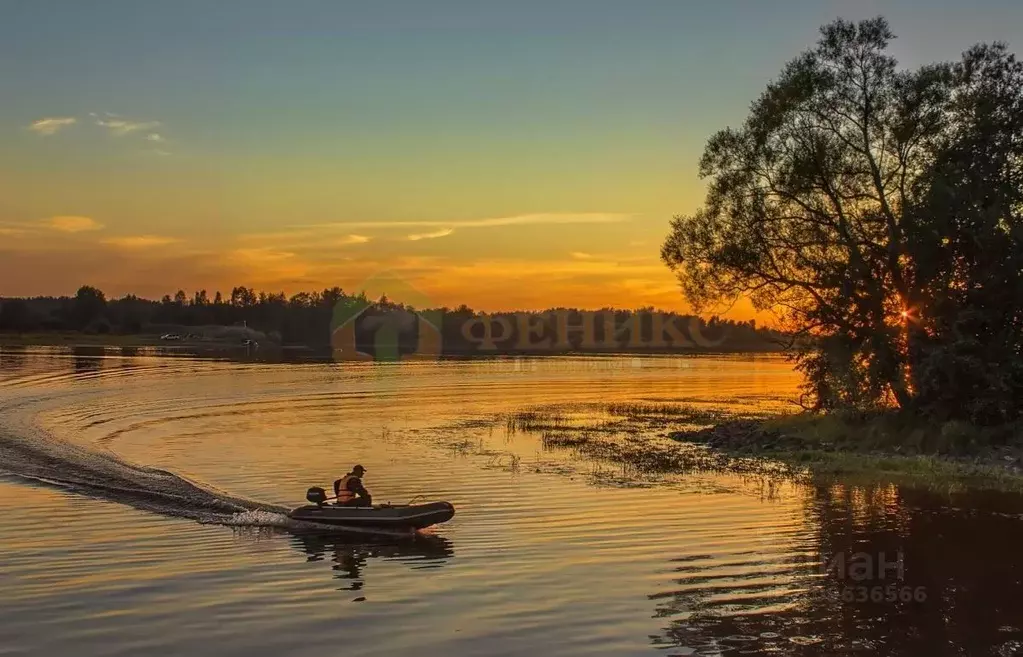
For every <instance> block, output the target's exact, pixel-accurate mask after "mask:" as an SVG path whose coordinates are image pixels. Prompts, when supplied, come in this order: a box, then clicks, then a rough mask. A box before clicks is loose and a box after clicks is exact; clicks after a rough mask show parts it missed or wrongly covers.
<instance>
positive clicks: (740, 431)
mask: <svg viewBox="0 0 1023 657" xmlns="http://www.w3.org/2000/svg"><path fill="white" fill-rule="evenodd" d="M737 410H738V412H737V413H730V412H728V411H726V410H721V409H714V408H711V409H704V408H700V407H696V406H692V405H686V404H660V403H643V404H608V405H603V406H599V407H595V408H594V409H591V411H596V412H590V413H577V414H575V415H572V414H570V413H568V411H567V410H566V409H560V408H557V407H544V408H540V409H531V410H527V411H522V412H519V413H516V414H514V415H512V416H509V417H508V418H507V427H508V430H509V433H512V432H515V431H528V432H533V433H537V434H539V437H540V441H541V445H542V446H543V448H544V449H547V450H553V449H568V450H573V451H574V452H575V453H577V454H579V455H580V456H583V457H587V458H593V459H598V460H601V461H607V462H613V463H616V464H623V465H628V466H630V467H633V468H635V469H636V470H638V471H643V472H647V473H684V472H688V471H693V470H701V471H716V472H729V473H734V474H741V475H768V476H772V477H775V476H782V477H785V478H791V479H797V480H821V479H824V480H827V479H839V478H840V479H842V480H843V481H846V482H851V483H869V482H879V481H885V482H894V483H907V484H912V485H918V486H923V487H927V488H931V489H936V490H959V489H964V488H978V489H998V490H1010V491H1019V492H1023V427H1021V426H1018V425H1014V426H1003V427H997V428H982V427H974V426H971V425H968V424H964V423H960V422H944V423H940V422H928V421H922V420H920V419H919V418H911V417H906V416H902V415H898V414H875V415H870V416H864V415H860V416H853V415H844V414H833V415H823V416H822V415H811V414H798V415H783V416H777V415H776V416H770V417H765V416H764V415H762V414H758V413H757V412H756V411H755V409H737ZM744 410H753V411H754V412H748V413H744V412H743V411H744ZM607 416H611V418H612V419H611V420H608V419H606V418H607ZM664 427H668V428H673V429H676V430H675V431H673V432H671V433H668V434H667V435H668V437H670V438H671V439H672V441H670V442H669V441H663V440H660V439H658V438H657V437H656V436H657V435H661V436H664V435H665V434H664V433H662V432H657V433H654V431H652V430H654V429H658V428H664Z"/></svg>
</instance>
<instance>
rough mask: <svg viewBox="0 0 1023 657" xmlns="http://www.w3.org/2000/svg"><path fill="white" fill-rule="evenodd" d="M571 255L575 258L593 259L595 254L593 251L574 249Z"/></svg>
mask: <svg viewBox="0 0 1023 657" xmlns="http://www.w3.org/2000/svg"><path fill="white" fill-rule="evenodd" d="M569 255H570V256H572V257H573V258H575V259H576V260H592V259H593V254H592V253H583V252H582V251H572V252H571V253H570V254H569Z"/></svg>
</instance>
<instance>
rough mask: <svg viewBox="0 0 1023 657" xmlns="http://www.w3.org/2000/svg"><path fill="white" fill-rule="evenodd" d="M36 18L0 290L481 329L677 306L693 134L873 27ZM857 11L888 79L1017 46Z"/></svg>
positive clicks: (802, 18)
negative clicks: (329, 294)
mask: <svg viewBox="0 0 1023 657" xmlns="http://www.w3.org/2000/svg"><path fill="white" fill-rule="evenodd" d="M58 4H59V5H60V6H59V8H58V7H57V6H55V5H52V4H51V3H22V5H23V6H21V7H20V8H19V10H18V11H15V12H6V13H5V15H4V18H3V20H0V63H4V62H11V63H12V65H11V66H3V65H2V64H0V68H3V75H2V76H0V81H2V83H0V89H2V92H3V99H4V102H3V108H2V110H0V296H21V295H60V294H73V293H74V291H75V290H76V289H77V288H78V287H79V286H81V285H83V284H88V285H95V286H97V287H100V288H101V289H103V290H104V291H105V292H106V293H107V294H108V295H109V296H115V297H116V296H120V295H124V294H127V293H134V294H138V295H141V296H147V297H157V298H158V297H161V296H163V295H164V294H173V293H174V292H175V291H176V290H178V289H183V290H185V291H186V292H187V293H188V294H191V293H192V292H193V291H195V290H199V289H206V290H207V291H208V292H209V293H210V294H212V293H213V292H214V291H216V290H221V291H223V292H225V293H226V292H229V291H230V289H231V287H233V286H236V285H245V286H249V287H255V288H257V289H262V290H266V291H283V292H286V293H289V294H290V293H294V292H298V291H300V290H313V289H323V288H325V287H330V286H334V285H340V286H341V287H343V288H344V289H346V290H348V291H359V290H361V289H362V288H363V287H364V286H366V284H365V283H364V281H366V280H367V279H368V278H370V277H373V276H374V275H378V274H380V273H381V272H385V271H390V272H392V274H391V275H392V276H397V277H398V278H401V279H403V280H406V281H407V282H408V283H409V284H411V285H412V286H414V287H415V288H416V289H417V290H419V291H420V293H421V294H422V295H423V296H425V297H426V298H427V299H428V300H429V301H431V302H432V303H434V304H436V305H447V306H456V305H458V304H461V303H465V304H468V305H470V306H472V307H474V308H477V309H480V310H491V311H493V310H507V309H542V308H547V307H552V306H568V307H580V308H599V307H604V306H615V307H621V308H637V307H645V306H654V307H659V308H662V309H671V310H683V311H684V310H686V306H685V304H684V303H683V301H682V299H681V297H680V295H679V293H678V289H677V286H676V283H675V281H674V279H673V276H672V274H671V272H669V271H668V270H667V268H666V267H664V266H663V264H662V263H661V262H660V261H659V248H660V244H661V242H662V240H663V239H664V237H665V234H666V232H667V230H668V222H669V221H670V219H671V217H672V216H673V215H676V214H686V213H691V212H693V211H694V210H695V209H696V208H697V207H699V205H700V203H701V202H702V199H703V195H704V186H703V182H702V181H701V180H700V179H699V176H698V163H699V159H700V156H701V154H702V151H703V147H704V144H705V143H706V141H707V139H708V138H709V137H710V136H711V135H712V134H714V132H716V131H718V130H720V129H723V128H725V127H728V126H730V125H731V126H734V125H737V124H739V123H740V122H741V121H743V120H744V119H745V117H746V114H747V112H748V108H749V104H750V102H751V101H752V100H753V99H755V98H756V97H757V96H758V95H759V94H760V93H761V92H762V91H763V89H764V87H765V85H766V84H767V83H768V81H769V80H771V79H772V78H775V77H776V76H777V74H778V72H779V71H780V70H781V69H782V67H783V66H784V65H785V63H786V62H787V61H789V60H791V59H792V58H793V57H795V56H796V55H798V53H799V52H801V51H802V50H804V49H805V48H807V47H809V46H810V45H812V44H813V43H814V42H815V41H816V39H817V37H818V28H819V27H820V26H821V25H822V24H824V23H827V22H830V21H832V20H833V19H834V18H835V17H836V16H839V15H841V16H843V17H845V18H847V19H850V20H859V19H863V18H870V17H873V16H875V15H876V14H877V13H879V11H880V10H879V8H878V7H876V6H875V5H876V3H875V2H866V3H850V2H847V1H845V0H826V1H824V2H812V1H811V0H798V1H795V2H794V3H789V4H786V5H785V7H779V6H775V4H772V3H749V2H738V0H736V1H734V2H733V1H731V0H726V1H724V2H717V3H689V2H662V3H647V4H645V5H644V6H643V7H642V8H641V9H640V8H637V7H633V6H632V5H630V4H628V3H594V2H578V3H573V2H568V3H546V4H545V3H539V4H537V3H534V4H530V3H512V2H509V3H460V2H454V3H449V2H444V1H442V2H439V3H404V4H402V5H401V7H400V8H397V6H396V5H392V4H390V3H383V4H380V3H342V2H328V3H306V4H304V5H302V6H301V8H297V7H295V6H294V5H293V4H289V3H232V2H231V0H224V1H223V2H215V3H199V2H184V3H70V2H69V3H58ZM242 5H244V7H243V6H242ZM884 12H885V14H886V16H887V17H888V18H889V20H890V22H891V24H892V27H893V29H894V30H895V32H896V33H897V34H898V37H899V38H898V39H897V41H896V42H895V44H894V50H893V52H894V54H895V55H896V56H897V57H898V58H899V59H900V61H901V62H902V63H903V64H904V65H906V66H918V65H921V64H924V63H928V62H931V61H934V60H938V59H946V60H947V59H954V58H957V57H958V56H959V54H960V52H961V50H962V49H964V48H967V47H969V46H970V45H971V44H972V43H975V42H977V41H991V40H995V39H1003V40H1008V41H1010V45H1012V43H1011V42H1012V40H1013V39H1014V38H1016V37H1018V35H1019V33H1020V30H1019V26H1020V25H1021V24H1023V4H1021V3H1019V2H1012V3H1010V2H1001V1H999V2H989V3H987V4H986V6H985V9H984V11H977V10H976V9H975V8H974V7H973V5H966V4H962V3H946V4H945V6H943V8H942V10H941V11H935V12H921V11H920V10H919V6H918V5H917V3H915V2H913V1H912V0H893V2H890V3H886V5H885V7H884ZM13 63H17V65H14V64H13ZM367 291H369V292H374V290H372V289H369V290H367ZM385 291H386V290H385ZM392 296H397V295H392ZM714 310H723V308H720V309H712V310H710V312H714ZM751 315H752V312H751V308H750V306H749V304H747V303H739V304H737V305H736V306H735V307H733V308H732V309H731V311H730V312H729V313H728V316H730V317H734V318H737V319H746V318H749V317H750V316H751ZM762 317H763V319H762V320H761V321H764V320H766V319H767V317H766V316H762ZM758 319H761V318H760V317H758Z"/></svg>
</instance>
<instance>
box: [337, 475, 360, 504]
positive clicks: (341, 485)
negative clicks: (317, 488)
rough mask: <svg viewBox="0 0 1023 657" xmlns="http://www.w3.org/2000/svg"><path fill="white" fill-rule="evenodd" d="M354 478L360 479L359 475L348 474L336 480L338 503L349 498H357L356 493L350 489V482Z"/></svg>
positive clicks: (342, 502)
mask: <svg viewBox="0 0 1023 657" xmlns="http://www.w3.org/2000/svg"><path fill="white" fill-rule="evenodd" d="M352 479H358V477H356V476H355V475H353V474H346V475H345V476H343V477H341V478H340V479H338V480H337V481H336V482H334V492H335V493H337V501H338V504H344V503H345V502H348V501H349V500H354V499H355V493H353V492H352V491H350V490H348V482H349V481H351V480H352Z"/></svg>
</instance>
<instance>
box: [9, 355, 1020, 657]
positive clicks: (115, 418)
mask: <svg viewBox="0 0 1023 657" xmlns="http://www.w3.org/2000/svg"><path fill="white" fill-rule="evenodd" d="M796 385H797V379H796V377H795V375H794V374H793V373H792V372H791V371H790V369H789V368H788V367H787V366H786V365H785V363H784V362H781V361H778V360H774V359H770V358H763V357H761V358H757V359H752V358H710V357H702V358H693V359H680V358H643V359H635V358H559V359H547V360H529V359H522V360H503V361H471V362H444V363H429V364H401V365H375V366H374V365H362V366H350V365H345V366H343V367H342V366H340V365H270V364H254V363H231V362H217V361H212V360H199V359H190V358H167V357H158V356H154V355H145V354H139V353H132V354H129V355H124V354H122V352H120V351H118V350H107V351H103V350H96V349H93V350H86V351H80V352H78V353H72V352H66V351H54V350H40V349H36V350H15V351H12V350H6V351H0V587H2V591H3V595H2V596H0V655H22V654H25V655H74V656H76V657H88V656H91V655H142V654H145V655H244V656H245V657H253V656H262V655H268V656H269V655H274V656H277V655H310V656H313V655H316V656H317V657H319V656H321V655H324V654H345V655H396V654H409V653H412V652H413V651H414V652H415V653H416V654H419V655H424V656H432V655H438V656H439V655H444V656H447V655H527V654H528V655H544V656H546V655H719V654H723V655H740V654H744V655H756V654H782V655H789V654H793V655H823V654H851V653H852V654H855V653H858V652H863V653H864V654H882V655H1013V654H1021V653H1023V650H1021V646H1023V643H1021V642H1023V516H1021V515H1020V514H1021V512H1023V504H1021V503H1020V500H1018V499H1016V498H1014V497H1005V496H993V495H977V494H968V495H967V494H962V495H944V496H940V495H936V494H933V493H923V492H919V491H914V490H904V489H903V490H900V489H898V488H896V487H894V486H887V485H876V486H873V487H870V488H857V487H852V486H844V485H841V484H836V483H830V484H827V485H825V484H820V485H796V484H789V483H777V482H775V483H771V482H764V481H759V480H743V479H740V478H738V477H734V476H724V475H713V474H702V475H692V474H691V475H686V476H676V477H663V476H662V477H656V478H655V477H649V476H646V475H645V474H644V473H641V472H631V471H629V470H628V468H624V467H622V466H620V465H618V464H613V463H601V462H594V461H586V460H584V459H581V458H579V457H577V456H576V455H574V454H573V453H572V452H571V451H564V450H560V451H559V450H554V451H550V450H544V449H543V448H542V447H541V443H540V441H539V439H538V437H537V436H534V435H530V434H529V433H516V434H513V435H509V434H508V433H507V432H506V430H505V425H504V424H503V423H500V422H499V423H497V424H496V425H494V424H489V421H490V420H492V419H493V418H494V416H495V415H499V414H501V413H508V412H513V411H516V410H521V409H525V408H529V407H532V406H536V405H542V404H551V403H560V404H575V405H576V408H577V409H582V411H581V412H586V409H587V408H592V406H593V405H595V404H601V403H606V402H609V401H618V400H623V401H657V402H664V401H687V402H689V403H695V404H702V405H705V406H706V405H710V406H716V407H720V408H722V409H725V410H733V411H737V412H742V411H748V410H749V409H751V408H753V409H765V408H766V409H770V408H780V407H783V406H784V404H785V402H784V399H785V398H787V397H791V396H792V395H793V393H794V391H795V388H796ZM660 431H661V432H663V430H660ZM649 438H650V439H654V440H656V439H657V437H656V436H650V437H649ZM354 462H360V463H362V464H363V465H365V466H366V467H367V469H368V473H367V478H366V483H367V485H368V487H369V488H370V489H371V490H372V491H373V493H374V497H375V498H378V499H379V500H380V501H388V500H389V501H392V502H405V501H408V500H409V499H411V498H413V497H414V496H416V495H425V496H427V497H429V498H434V499H447V500H450V501H451V502H453V503H454V504H455V505H456V507H457V509H458V513H457V515H456V516H455V518H454V520H453V521H452V522H450V523H447V524H445V525H442V526H440V527H437V528H434V529H433V531H431V532H430V533H429V534H427V535H424V536H420V537H419V538H418V539H416V540H414V541H398V540H394V539H375V540H370V539H369V538H366V537H352V536H343V535H322V534H321V535H308V534H305V533H302V532H297V531H296V529H295V528H294V527H289V525H288V523H287V521H286V518H285V517H284V516H283V515H281V514H280V511H281V510H282V509H285V508H291V507H294V506H297V505H299V504H300V503H302V497H303V495H304V491H305V489H306V488H307V487H308V486H310V485H313V484H319V485H326V484H329V482H330V481H332V480H333V479H334V478H335V477H336V476H338V475H340V474H343V472H344V471H345V470H346V469H347V467H348V466H350V465H351V464H352V463H354ZM900 553H901V555H902V562H901V563H902V567H901V570H900V569H898V568H890V569H887V570H883V569H880V568H878V566H877V564H876V563H875V564H874V567H873V569H868V570H869V572H868V573H866V574H864V572H863V571H862V570H858V571H856V570H855V569H854V568H849V567H848V566H850V565H851V564H853V563H854V560H858V561H857V563H860V564H862V563H864V561H863V559H864V556H863V555H870V557H871V558H873V559H875V560H876V559H878V558H881V555H883V558H884V559H886V560H887V561H891V562H894V561H896V559H897V555H899V554H900ZM839 554H842V555H845V556H844V557H843V558H845V559H847V562H846V565H847V568H846V570H845V571H842V572H839V571H838V570H837V569H835V568H832V569H830V570H825V569H822V568H821V561H822V560H825V561H829V562H831V563H832V564H834V563H835V562H836V560H835V558H834V557H835V555H839ZM856 555H860V556H856ZM853 571H855V572H853ZM879 571H880V572H879ZM882 574H883V575H885V578H884V579H881V578H880V577H879V575H882ZM854 575H855V576H856V577H862V578H861V579H855V578H854V577H853V576H854ZM900 575H901V579H896V577H898V576H900ZM887 585H893V588H892V589H891V593H892V595H893V597H894V599H893V600H888V599H885V597H884V596H885V595H886V592H885V589H884V587H885V586H887ZM875 589H876V590H877V593H874V591H875ZM872 595H873V596H874V597H875V598H877V597H878V596H880V598H881V599H879V600H878V599H875V600H871V596H872ZM861 597H862V598H865V599H864V600H862V601H861V600H860V599H859V598H861Z"/></svg>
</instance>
